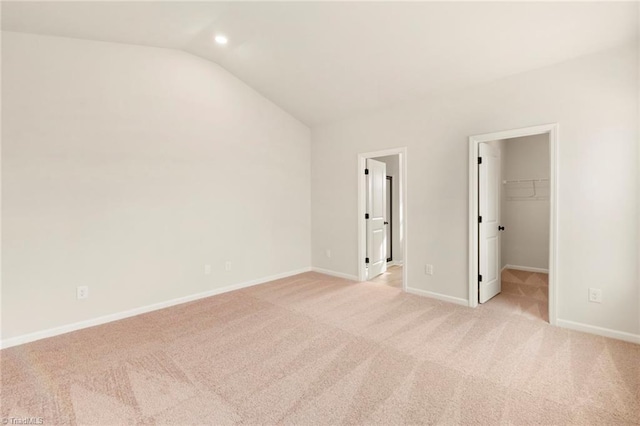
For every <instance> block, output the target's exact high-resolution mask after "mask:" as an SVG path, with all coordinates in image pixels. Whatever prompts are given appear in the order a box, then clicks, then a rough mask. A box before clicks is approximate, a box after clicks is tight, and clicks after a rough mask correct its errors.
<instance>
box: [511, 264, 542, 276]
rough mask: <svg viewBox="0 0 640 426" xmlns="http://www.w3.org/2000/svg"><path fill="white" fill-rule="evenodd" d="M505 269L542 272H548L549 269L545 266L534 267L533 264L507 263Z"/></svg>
mask: <svg viewBox="0 0 640 426" xmlns="http://www.w3.org/2000/svg"><path fill="white" fill-rule="evenodd" d="M505 269H515V270H517V271H526V272H539V273H541V274H548V273H549V270H548V269H544V268H533V267H531V266H519V265H505V266H504V268H502V270H503V271H504V270H505Z"/></svg>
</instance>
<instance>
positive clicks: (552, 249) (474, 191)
mask: <svg viewBox="0 0 640 426" xmlns="http://www.w3.org/2000/svg"><path fill="white" fill-rule="evenodd" d="M541 134H548V135H549V157H550V158H549V160H550V164H551V167H550V175H549V188H550V194H549V195H550V196H549V204H550V213H549V214H550V226H549V322H550V323H551V324H552V325H555V324H556V318H557V300H558V285H557V277H558V262H557V258H558V124H557V123H552V124H543V125H540V126H533V127H526V128H521V129H513V130H506V131H502V132H495V133H486V134H483V135H476V136H471V137H469V228H468V229H469V306H470V307H472V308H475V307H476V306H478V261H477V259H478V232H477V221H478V160H477V159H478V150H479V147H478V145H479V144H480V143H482V142H491V141H494V140H500V139H512V138H518V137H523V136H533V135H541Z"/></svg>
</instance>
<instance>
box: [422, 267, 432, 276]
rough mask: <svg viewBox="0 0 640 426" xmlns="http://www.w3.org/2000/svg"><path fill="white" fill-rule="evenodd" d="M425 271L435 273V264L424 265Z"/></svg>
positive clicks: (429, 273) (428, 273)
mask: <svg viewBox="0 0 640 426" xmlns="http://www.w3.org/2000/svg"><path fill="white" fill-rule="evenodd" d="M424 273H425V274H426V275H433V265H429V264H427V265H424Z"/></svg>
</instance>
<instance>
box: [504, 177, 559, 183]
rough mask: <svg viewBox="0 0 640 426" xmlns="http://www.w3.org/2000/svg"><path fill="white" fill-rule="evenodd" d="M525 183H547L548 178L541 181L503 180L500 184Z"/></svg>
mask: <svg viewBox="0 0 640 426" xmlns="http://www.w3.org/2000/svg"><path fill="white" fill-rule="evenodd" d="M526 182H549V179H548V178H543V179H515V180H503V181H502V183H503V184H504V183H526Z"/></svg>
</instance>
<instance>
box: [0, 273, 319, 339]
mask: <svg viewBox="0 0 640 426" xmlns="http://www.w3.org/2000/svg"><path fill="white" fill-rule="evenodd" d="M310 270H311V268H310V267H307V268H301V269H296V270H294V271H289V272H283V273H281V274H276V275H271V276H268V277H264V278H258V279H255V280H251V281H245V282H242V283H238V284H231V285H228V286H225V287H221V288H216V289H213V290H209V291H205V292H202V293H196V294H192V295H189V296H184V297H178V298H176V299H171V300H167V301H164V302H159V303H154V304H152V305H147V306H141V307H139V308H134V309H129V310H126V311H122V312H117V313H115V314H109V315H104V316H101V317H97V318H91V319H88V320H84V321H79V322H75V323H72V324H67V325H62V326H60V327H54V328H50V329H47V330H42V331H36V332H34V333H29V334H23V335H21V336H16V337H11V338H9V339H4V340H2V341H0V348H1V349H5V348H10V347H12V346H17V345H22V344H24V343H29V342H34V341H36V340H40V339H46V338H48V337H53V336H58V335H60V334H65V333H70V332H72V331H76V330H80V329H83V328H88V327H93V326H96V325H101V324H106V323H109V322H113V321H118V320H121V319H124V318H129V317H133V316H136V315H140V314H145V313H147V312H152V311H157V310H159V309H164V308H168V307H170V306H175V305H180V304H182V303H187V302H192V301H194V300H198V299H204V298H206V297H211V296H216V295H218V294H222V293H228V292H230V291H234V290H239V289H242V288H246V287H251V286H254V285H258V284H264V283H267V282H269V281H274V280H278V279H281V278H287V277H291V276H293V275H298V274H302V273H304V272H309V271H310Z"/></svg>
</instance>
